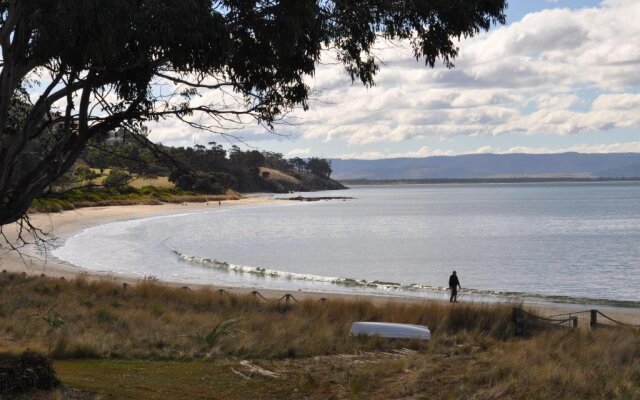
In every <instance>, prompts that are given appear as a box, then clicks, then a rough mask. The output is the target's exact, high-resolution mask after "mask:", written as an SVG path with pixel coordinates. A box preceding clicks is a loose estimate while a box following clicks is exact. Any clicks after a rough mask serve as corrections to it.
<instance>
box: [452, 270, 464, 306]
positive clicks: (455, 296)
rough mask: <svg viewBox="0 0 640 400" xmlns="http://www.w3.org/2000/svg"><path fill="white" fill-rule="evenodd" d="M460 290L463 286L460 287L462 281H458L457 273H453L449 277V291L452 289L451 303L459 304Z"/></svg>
mask: <svg viewBox="0 0 640 400" xmlns="http://www.w3.org/2000/svg"><path fill="white" fill-rule="evenodd" d="M458 288H460V289H462V286H460V281H459V280H458V275H456V271H453V274H451V276H450V277H449V289H451V298H449V302H451V303H457V302H458Z"/></svg>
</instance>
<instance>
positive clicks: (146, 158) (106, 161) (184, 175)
mask: <svg viewBox="0 0 640 400" xmlns="http://www.w3.org/2000/svg"><path fill="white" fill-rule="evenodd" d="M81 159H82V160H83V161H84V162H85V163H86V164H87V165H88V166H90V167H92V168H98V169H100V170H102V171H104V170H105V169H108V168H109V169H117V170H125V171H128V172H129V173H131V174H135V175H141V176H159V175H164V176H168V177H169V180H170V181H172V182H174V183H175V184H176V186H177V187H179V188H181V189H183V190H196V191H199V192H203V193H223V192H224V191H226V190H227V189H235V190H239V191H243V192H252V191H272V190H273V188H272V187H271V185H270V183H269V181H268V177H269V173H268V172H265V173H262V172H261V168H263V167H264V168H270V169H275V170H278V171H281V172H284V173H286V174H289V175H292V176H294V177H301V176H303V175H305V174H312V175H315V176H317V177H319V178H323V179H330V178H331V172H332V170H331V162H330V161H328V160H326V159H322V158H317V157H312V158H309V159H306V160H305V159H302V158H299V157H295V158H292V159H286V158H285V157H284V156H283V155H282V154H281V153H276V152H271V151H258V150H242V149H241V148H239V147H238V146H232V147H231V149H229V150H226V149H224V148H223V147H222V145H220V144H218V143H215V142H210V143H209V145H208V146H203V145H195V146H193V147H166V146H162V145H158V146H157V148H156V149H149V148H148V147H147V146H144V145H141V144H140V143H139V142H137V141H136V140H134V138H133V136H127V135H125V136H123V137H122V138H121V140H118V141H117V142H116V143H110V144H107V142H105V141H104V140H100V141H94V142H93V143H92V144H91V145H90V146H89V147H88V148H87V149H86V150H85V151H84V152H83V154H82V155H81ZM119 181H121V179H120V180H119Z"/></svg>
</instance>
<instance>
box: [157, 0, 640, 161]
mask: <svg viewBox="0 0 640 400" xmlns="http://www.w3.org/2000/svg"><path fill="white" fill-rule="evenodd" d="M636 21H640V1H637V0H604V1H603V2H602V3H601V4H600V5H599V6H598V7H591V8H583V9H577V10H576V9H569V8H555V9H548V10H543V11H540V12H536V13H531V14H528V15H526V16H525V17H524V18H523V19H522V20H521V21H517V22H513V23H511V24H510V25H508V26H504V27H500V28H497V29H494V30H492V31H490V32H488V33H484V34H481V35H479V36H477V37H476V38H472V39H468V40H463V41H461V42H460V44H459V45H460V57H459V59H458V60H456V62H455V64H456V66H457V68H456V69H453V70H447V69H446V68H443V67H437V68H435V69H429V68H426V67H425V66H424V64H423V63H422V62H416V61H415V60H414V59H413V56H412V53H411V50H410V47H409V46H408V45H406V44H396V45H394V46H386V47H384V46H382V45H381V46H382V47H383V48H382V50H381V51H380V57H381V58H382V59H383V60H384V61H385V64H386V65H383V66H382V67H381V71H380V73H379V75H378V78H377V85H376V86H374V87H372V88H364V87H362V86H360V85H359V84H355V85H351V81H350V78H349V77H348V76H347V74H346V73H345V72H344V71H343V70H342V68H341V67H340V66H339V65H335V64H331V63H329V64H325V65H321V66H319V67H318V70H317V73H316V74H315V76H314V77H313V78H312V79H310V80H309V82H310V84H311V85H312V86H313V87H314V89H315V90H316V91H317V92H318V95H317V97H316V99H315V100H317V101H312V102H311V109H310V110H309V111H308V112H295V113H294V116H295V117H296V118H297V121H296V122H299V123H300V124H299V125H295V126H294V127H290V132H291V133H292V134H293V135H294V136H296V135H300V136H303V137H304V138H306V139H310V140H313V139H315V140H319V141H323V142H325V143H329V144H330V146H334V148H335V147H337V146H347V147H349V148H350V149H349V152H347V153H345V154H344V155H345V156H356V155H359V156H362V157H366V158H372V157H373V158H375V157H382V158H384V157H389V156H397V155H398V154H410V153H411V154H418V153H419V152H420V151H422V152H423V153H424V154H427V155H429V154H431V153H429V152H438V151H439V150H431V149H429V148H427V147H424V148H421V149H418V150H411V151H407V152H404V153H398V152H397V151H396V152H391V151H385V150H376V151H363V150H361V148H360V147H361V146H363V145H372V144H373V145H375V146H379V147H381V148H384V147H385V145H391V144H398V143H402V142H408V141H410V140H416V141H419V140H420V139H425V138H444V137H450V136H455V135H458V136H465V135H468V136H487V137H492V136H497V135H502V134H507V133H512V134H513V133H515V134H523V135H535V134H556V135H569V134H572V135H579V134H581V133H584V132H594V131H604V130H609V129H614V128H630V127H640V112H639V110H640V93H638V87H640V74H638V73H637V71H639V70H640V42H639V41H638V40H637V38H638V37H640V24H638V23H636ZM325 60H326V61H331V60H330V57H329V56H326V57H325ZM585 92H588V93H589V95H588V96H586V95H584V93H585ZM204 100H207V101H220V99H219V98H217V97H216V95H214V94H211V95H210V97H204V98H203V99H202V101H204ZM198 135H202V134H198ZM239 135H240V136H243V137H245V138H246V137H247V135H248V136H249V137H250V138H252V139H254V140H257V139H256V138H259V137H263V136H261V135H260V131H259V129H253V128H251V129H246V130H244V131H240V133H239ZM204 137H207V135H204ZM153 138H154V139H156V138H159V139H161V140H163V141H165V142H169V141H173V142H174V143H175V142H186V143H185V144H189V143H188V142H192V141H193V131H192V130H190V129H187V128H185V127H184V126H180V125H173V124H163V125H162V126H161V127H158V128H155V129H154V132H153ZM267 138H270V137H269V136H268V135H267ZM198 140H199V139H198V138H197V137H196V141H198ZM626 145H628V144H614V145H606V146H604V147H603V148H608V149H614V148H615V149H617V148H626V147H625V146H626ZM304 146H307V144H305V145H304ZM494 146H495V145H494ZM607 146H609V147H607ZM616 146H621V147H616ZM632 147H633V146H632ZM368 148H370V147H368ZM394 148H398V146H394ZM483 148H486V150H489V147H486V146H483ZM423 149H424V150H423ZM481 149H482V148H481ZM513 149H517V148H515V147H514V148H513ZM585 149H591V148H587V147H585ZM306 150H309V153H305V154H302V155H307V154H311V153H313V152H314V150H313V149H311V148H307V147H305V148H301V149H294V150H292V152H295V151H303V152H306ZM478 150H480V149H478ZM511 150H512V149H506V150H504V151H505V152H509V151H511ZM530 150H531V151H542V150H545V151H546V150H549V151H554V150H553V149H544V148H535V149H530ZM440 151H441V152H443V153H447V151H446V150H440ZM331 152H334V151H331ZM407 156H409V155H407ZM351 158H353V157H351Z"/></svg>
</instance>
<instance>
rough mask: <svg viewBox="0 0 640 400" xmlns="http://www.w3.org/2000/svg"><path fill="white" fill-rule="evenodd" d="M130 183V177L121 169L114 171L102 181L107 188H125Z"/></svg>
mask: <svg viewBox="0 0 640 400" xmlns="http://www.w3.org/2000/svg"><path fill="white" fill-rule="evenodd" d="M129 181H131V175H129V174H128V173H127V172H125V171H123V170H121V169H114V170H112V171H111V172H110V173H109V176H107V178H106V179H105V180H104V185H105V186H106V187H109V188H113V187H118V186H125V185H126V184H127V183H129Z"/></svg>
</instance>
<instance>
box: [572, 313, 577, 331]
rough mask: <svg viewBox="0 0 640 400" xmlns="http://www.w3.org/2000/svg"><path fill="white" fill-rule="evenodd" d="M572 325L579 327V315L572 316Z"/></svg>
mask: <svg viewBox="0 0 640 400" xmlns="http://www.w3.org/2000/svg"><path fill="white" fill-rule="evenodd" d="M571 326H572V327H573V328H577V327H578V317H577V316H575V315H574V316H573V317H571Z"/></svg>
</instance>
